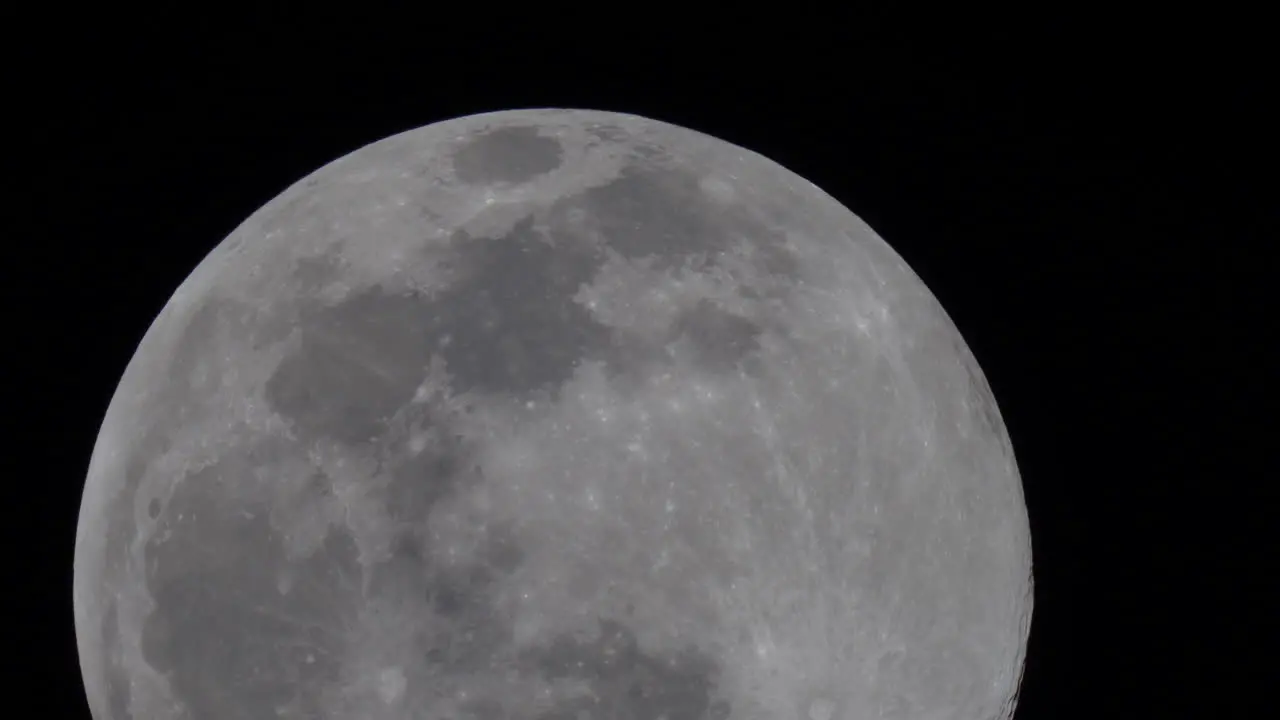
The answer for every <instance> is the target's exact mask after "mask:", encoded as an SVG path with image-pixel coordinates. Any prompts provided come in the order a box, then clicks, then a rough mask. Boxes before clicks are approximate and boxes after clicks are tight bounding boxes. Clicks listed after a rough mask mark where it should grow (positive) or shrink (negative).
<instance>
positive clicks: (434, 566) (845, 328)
mask: <svg viewBox="0 0 1280 720" xmlns="http://www.w3.org/2000/svg"><path fill="white" fill-rule="evenodd" d="M74 592H75V597H74V603H75V614H76V615H75V617H76V631H77V637H78V640H79V647H80V656H81V664H82V669H83V673H84V679H85V685H86V689H87V694H88V698H89V702H90V705H91V707H92V710H93V714H94V717H95V718H97V719H98V720H170V719H172V720H178V719H182V720H249V719H250V718H252V719H254V720H258V719H261V718H307V719H313V718H314V719H319V720H339V719H359V720H382V719H386V720H402V719H403V720H410V719H412V720H470V719H475V720H498V719H499V718H504V719H505V718H510V719H512V720H526V719H527V720H579V719H583V720H585V719H587V718H600V719H619V720H622V719H625V720H660V719H665V720H756V719H759V720H774V719H787V720H790V719H793V718H799V719H802V720H864V719H867V720H870V719H874V718H882V719H890V718H893V719H900V720H906V719H913V720H915V719H923V718H930V719H932V720H992V719H1003V718H1007V717H1009V716H1010V715H1011V714H1012V708H1013V705H1014V702H1015V697H1016V693H1017V687H1018V684H1019V681H1020V676H1021V670H1022V661H1023V654H1024V650H1025V644H1026V637H1027V632H1028V623H1029V621H1030V617H1031V608H1032V583H1031V555H1030V537H1029V531H1028V524H1027V516H1026V508H1025V505H1024V501H1023V496H1022V489H1021V485H1020V480H1019V476H1018V472H1017V468H1016V465H1015V461H1014V456H1013V453H1012V450H1011V448H1010V445H1009V439H1008V436H1007V433H1006V430H1005V428H1004V426H1003V424H1002V422H1001V419H1000V414H999V412H998V410H997V409H996V405H995V402H994V400H993V399H992V397H991V393H990V390H989V389H988V387H987V385H986V383H985V381H984V379H983V375H982V372H981V371H980V370H979V368H978V366H977V365H976V363H975V361H974V358H973V356H972V355H971V354H970V353H969V351H968V349H967V347H966V346H965V343H964V341H963V340H962V339H961V337H960V335H959V333H958V332H957V330H956V328H955V327H954V326H953V324H952V323H951V322H950V320H949V319H948V318H947V316H946V314H945V313H944V312H943V310H942V309H941V308H940V307H939V306H938V303H937V302H936V300H935V299H934V298H933V296H932V295H931V294H930V293H929V292H928V290H927V289H926V288H925V287H924V285H923V284H922V283H921V282H920V280H919V279H918V278H917V277H916V276H915V275H914V274H913V273H912V272H911V270H910V269H908V268H907V267H906V266H905V265H904V263H903V262H902V260H901V259H900V258H899V256H898V255H897V254H895V253H894V252H893V251H892V250H891V249H890V248H889V247H888V246H887V245H886V244H885V243H884V242H883V241H882V240H881V239H880V238H879V237H878V236H876V235H875V233H874V232H872V230H871V229H870V228H868V227H867V226H866V225H865V224H863V223H862V222H861V221H859V220H858V219H857V218H856V217H855V216H854V215H852V214H851V213H850V212H849V211H848V210H846V209H845V208H844V207H842V206H841V205H840V204H839V203H838V202H836V201H835V200H834V199H832V198H831V197H829V196H827V195H826V194H824V193H823V192H822V191H820V190H819V189H818V188H816V187H814V186H813V185H812V184H810V183H808V182H806V181H804V180H803V179H801V178H800V177H797V176H796V175H795V174H793V173H791V172H789V171H787V170H786V169H784V168H782V167H780V166H779V165H777V164H775V163H773V162H771V161H769V160H767V159H765V158H763V157H761V156H759V155H756V154H754V153H752V152H750V151H747V150H744V149H742V148H739V147H736V146H733V145H730V144H728V143H725V142H723V141H720V140H717V139H714V138H711V137H708V136H706V135H703V134H700V133H697V132H694V131H691V130H687V129H683V128H679V127H675V126H672V125H669V124H665V123H662V122H657V121H653V120H648V119H644V118H639V117H635V116H629V115H621V114H613V113H604V112H592V111H576V110H525V111H516V112H500V113H490V114H484V115H476V116H470V117H464V118H459V119H455V120H450V121H447V122H443V123H439V124H436V125H431V126H428V127H424V128H421V129H418V130H414V131H411V132H406V133H403V134H400V135H396V136H393V137H390V138H387V139H385V140H382V141H380V142H377V143H374V144H372V145H369V146H367V147H364V148H361V149H360V150H358V151H356V152H354V153H352V154H350V155H347V156H346V157H343V158H341V159H339V160H337V161H335V162H333V163H331V164H329V165H327V166H325V167H323V168H321V169H320V170H318V171H316V172H315V173H313V174H312V175H311V176H309V177H307V178H305V179H303V180H302V181H300V182H298V183H297V184H295V185H294V186H292V187H290V188H288V189H287V190H285V191H284V192H283V193H282V194H281V195H280V196H279V197H277V198H276V199H274V200H272V201H271V202H269V203H268V204H267V205H266V206H264V207H263V208H262V209H261V210H259V211H258V212H257V213H255V214H254V215H252V216H251V217H250V218H249V219H248V220H246V221H245V222H244V224H242V225H241V226H240V227H239V228H237V229H236V230H235V231H234V232H233V233H232V234H231V236H230V237H228V238H227V239H226V240H225V241H224V242H223V243H221V244H220V245H219V246H218V247H217V248H216V249H214V250H213V251H212V252H211V253H210V255H209V256H208V257H207V258H206V259H205V260H204V261H203V262H202V263H201V264H200V265H199V266H198V267H197V268H196V269H195V270H194V271H193V273H192V274H191V275H190V277H188V278H187V279H186V281H185V282H184V283H183V284H182V285H181V287H180V288H179V289H178V290H177V291H176V292H175V294H174V296H173V298H172V299H171V301H170V302H169V303H168V305H167V306H166V307H165V308H164V310H163V311H162V313H161V314H160V316H159V317H158V318H157V319H156V320H155V322H154V324H153V325H152V326H151V328H150V330H149V331H148V333H147V334H146V336H145V338H144V339H143V340H142V342H141V344H140V346H139V348H138V350H137V353H136V355H135V356H134V358H133V360H132V362H131V363H130V365H129V366H128V368H127V370H126V372H125V374H124V376H123V378H122V379H121V381H120V385H119V388H118V390H117V392H116V394H115V396H114V398H113V400H112V402H111V405H110V407H109V409H108V411H107V414H106V418H105V420H104V422H103V425H102V429H101V433H100V436H99V439H98V443H97V446H96V447H95V450H94V453H93V458H92V461H91V465H90V468H89V474H88V479H87V484H86V486H85V491H84V499H83V504H82V508H81V513H80V525H79V530H78V535H77V540H76V556H75V585H74Z"/></svg>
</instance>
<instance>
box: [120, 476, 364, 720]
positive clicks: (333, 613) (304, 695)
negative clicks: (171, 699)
mask: <svg viewBox="0 0 1280 720" xmlns="http://www.w3.org/2000/svg"><path fill="white" fill-rule="evenodd" d="M249 470H250V468H249V467H248V466H247V464H246V463H245V462H244V461H243V459H241V458H238V457H236V456H228V457H227V458H226V459H225V460H223V461H221V462H218V463H216V464H214V465H212V466H210V467H208V468H205V469H203V470H200V471H197V472H196V473H194V474H192V475H190V476H188V477H187V478H185V479H184V480H183V481H182V482H180V483H179V484H178V485H177V486H176V488H175V490H174V493H173V496H172V498H171V499H170V501H169V505H168V508H167V511H166V513H165V514H164V515H163V516H162V517H161V518H160V520H159V523H158V526H157V529H156V533H155V534H154V535H153V537H152V538H151V539H150V541H149V542H148V543H147V547H146V558H147V569H146V581H147V588H148V590H149V591H150V593H151V597H152V598H153V599H154V601H155V603H156V605H157V610H156V611H155V612H153V613H152V614H151V615H150V616H148V618H147V621H146V623H145V625H144V627H143V633H142V650H143V656H144V658H145V659H146V661H147V663H148V664H149V665H151V666H152V667H153V668H155V669H156V670H157V671H158V672H160V673H162V674H164V675H165V676H166V677H167V678H168V680H169V682H170V684H171V686H172V688H173V690H174V692H175V695H176V696H177V697H178V698H180V699H181V700H182V701H183V703H184V705H185V707H186V709H187V713H188V715H189V716H190V717H191V718H192V720H241V719H243V720H250V719H256V718H261V717H269V716H272V715H273V714H274V713H275V712H276V711H277V710H278V709H279V710H285V711H287V713H286V714H287V715H292V716H295V717H308V716H316V715H317V714H318V713H319V712H320V711H321V706H320V705H319V701H318V699H317V698H318V697H319V692H318V690H319V689H320V688H324V687H328V686H331V685H332V684H333V683H334V682H336V681H337V679H338V677H339V669H340V659H339V655H340V653H341V648H342V641H341V638H340V637H339V636H338V633H340V632H341V631H342V628H343V627H344V623H345V622H346V621H348V620H349V609H348V606H349V603H351V602H352V600H353V598H355V597H358V593H359V583H360V574H359V566H358V563H357V560H356V548H355V544H354V542H353V541H352V539H351V537H350V536H349V535H347V534H345V533H343V532H341V531H338V530H334V531H331V532H330V533H329V535H328V537H327V538H326V539H325V542H324V544H323V546H322V547H321V548H320V549H319V550H318V551H316V552H315V553H313V554H312V555H311V556H309V557H306V558H303V559H301V560H293V559H290V558H288V557H287V556H286V552H285V548H284V547H283V545H282V542H281V538H280V537H279V534H278V533H277V532H276V531H275V530H274V529H273V528H272V525H271V520H270V513H269V510H268V509H267V508H255V507H253V506H251V505H247V504H245V503H244V502H243V501H238V500H236V499H234V498H231V497H228V491H227V488H229V487H234V486H235V485H236V484H237V483H238V482H239V481H240V480H239V478H240V477H243V475H244V474H245V473H247V472H248V471H249ZM286 568H288V569H289V572H290V574H291V575H292V576H293V587H292V589H291V590H290V591H289V592H287V593H282V592H281V591H280V590H279V589H278V587H277V583H278V581H279V577H280V573H281V572H282V571H283V570H284V569H286Z"/></svg>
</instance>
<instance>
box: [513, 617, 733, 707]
mask: <svg viewBox="0 0 1280 720" xmlns="http://www.w3.org/2000/svg"><path fill="white" fill-rule="evenodd" d="M523 661H524V662H526V663H530V664H531V665H533V666H534V667H536V668H537V671H538V672H539V673H540V674H541V675H542V676H543V677H545V678H547V679H548V680H573V681H577V682H580V683H583V684H585V685H586V687H587V688H588V691H587V692H586V693H584V694H583V696H582V697H580V698H575V699H573V700H571V701H569V702H566V703H563V704H561V705H559V706H557V707H555V708H553V709H551V710H550V711H548V712H546V713H544V714H542V715H540V716H538V718H536V719H535V720H577V719H578V718H581V717H604V718H617V719H618V720H648V719H649V718H667V720H712V719H713V718H714V719H715V720H723V719H724V718H726V717H728V716H729V713H730V709H731V708H730V707H729V704H728V703H727V702H726V701H725V700H724V699H723V698H718V697H716V687H717V676H718V673H719V672H720V668H719V666H718V663H717V661H716V659H715V656H714V655H712V654H709V653H707V652H705V651H703V650H700V649H699V648H697V647H694V646H692V645H691V646H688V647H686V648H683V649H680V650H677V651H674V652H664V653H651V652H647V651H645V650H644V649H643V648H641V647H640V645H639V643H638V642H637V640H636V635H635V632H634V631H633V630H632V629H631V628H629V627H628V626H627V625H625V624H623V623H621V622H618V621H617V620H613V619H601V620H600V621H599V630H598V632H597V633H596V637H594V638H585V639H584V638H580V637H575V636H573V635H568V634H565V635H560V636H557V637H555V638H553V639H552V640H551V641H550V642H549V643H548V644H546V645H545V646H542V647H538V648H534V649H532V650H530V651H528V652H527V653H526V654H525V657H524V658H523Z"/></svg>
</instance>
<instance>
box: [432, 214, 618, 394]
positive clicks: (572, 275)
mask: <svg viewBox="0 0 1280 720" xmlns="http://www.w3.org/2000/svg"><path fill="white" fill-rule="evenodd" d="M454 250H455V253H456V256H455V257H456V262H457V263H458V266H459V267H460V268H461V269H462V272H463V274H464V279H463V280H462V281H461V282H458V283H456V284H454V285H453V286H451V287H449V288H447V289H445V290H443V291H442V292H441V293H439V295H438V297H437V298H435V301H434V307H433V308H431V312H428V313H424V314H423V315H422V319H423V321H425V322H427V323H428V324H429V327H430V330H429V332H430V333H431V335H432V336H433V337H437V338H440V340H441V341H445V340H446V339H447V342H441V344H440V355H441V357H442V358H443V359H444V361H445V369H446V370H447V372H448V373H449V376H450V383H451V386H452V388H453V391H454V392H459V393H467V392H480V393H489V394H504V395H510V396H514V397H517V398H523V397H526V396H527V395H528V394H529V393H531V392H534V391H537V390H554V389H555V388H556V387H557V386H559V385H560V384H562V383H563V382H564V381H565V380H568V379H569V378H570V377H572V375H573V371H574V368H575V366H576V364H577V362H578V361H579V360H580V359H581V358H582V357H583V356H584V355H585V354H587V352H588V351H589V350H590V349H591V348H597V347H600V346H602V345H604V344H607V343H608V342H609V338H610V334H609V330H608V328H606V327H604V326H603V325H600V324H599V323H597V322H596V321H595V320H594V318H592V317H591V314H590V313H589V312H587V310H586V308H584V307H582V306H581V305H579V304H578V303H576V302H574V300H573V297H574V295H575V294H576V293H577V292H578V288H579V287H581V285H582V284H583V283H586V282H589V281H590V280H591V277H592V276H593V274H594V273H595V270H596V268H597V267H598V266H599V264H600V258H599V257H598V255H597V254H596V253H595V252H593V251H592V250H591V249H590V248H586V247H582V246H580V245H571V244H568V243H562V244H556V245H553V244H552V243H551V242H549V241H548V240H547V238H545V237H543V235H542V234H541V233H540V232H538V231H537V230H535V229H534V226H533V221H532V219H526V220H524V221H521V222H520V223H518V224H517V225H516V226H515V227H514V228H513V229H512V231H511V232H510V233H508V234H506V235H504V236H503V237H499V238H485V237H477V238H471V237H467V236H465V235H463V236H461V237H458V238H455V240H454Z"/></svg>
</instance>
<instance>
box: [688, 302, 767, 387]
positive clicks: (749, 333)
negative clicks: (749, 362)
mask: <svg viewBox="0 0 1280 720" xmlns="http://www.w3.org/2000/svg"><path fill="white" fill-rule="evenodd" d="M763 331H764V329H763V328H762V327H760V326H759V325H758V324H757V323H755V322H752V321H751V320H750V319H748V318H745V317H742V316H741V315H736V314H734V313H731V312H727V311H725V310H723V309H721V308H720V307H718V306H717V305H716V304H715V303H713V302H711V301H710V300H700V301H698V303H697V304H696V305H694V306H693V307H692V308H690V309H689V310H686V311H685V312H683V313H681V315H680V316H679V317H678V318H677V320H676V322H675V324H674V327H673V328H672V336H673V338H674V339H675V340H677V341H678V342H684V343H687V344H688V346H689V347H690V348H691V349H692V351H693V356H694V361H695V363H696V364H697V365H698V366H700V367H701V368H703V369H705V370H708V371H710V372H714V373H722V372H729V371H732V370H734V369H735V368H738V367H740V365H739V364H740V363H741V362H742V361H743V360H744V359H745V358H746V357H747V355H749V354H750V353H751V352H752V351H753V350H755V349H756V348H757V347H759V346H758V343H757V341H758V339H759V337H760V333H762V332H763Z"/></svg>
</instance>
